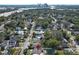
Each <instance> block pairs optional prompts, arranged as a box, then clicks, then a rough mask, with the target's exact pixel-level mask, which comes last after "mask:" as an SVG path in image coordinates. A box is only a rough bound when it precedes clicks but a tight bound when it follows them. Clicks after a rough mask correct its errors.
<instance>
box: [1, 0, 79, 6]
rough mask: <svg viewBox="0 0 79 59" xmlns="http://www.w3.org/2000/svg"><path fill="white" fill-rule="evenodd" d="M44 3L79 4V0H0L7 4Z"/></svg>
mask: <svg viewBox="0 0 79 59" xmlns="http://www.w3.org/2000/svg"><path fill="white" fill-rule="evenodd" d="M40 3H41V4H44V3H47V4H49V5H56V4H59V5H62V4H64V5H79V0H0V4H5V5H6V4H7V5H20V4H21V5H30V4H40Z"/></svg>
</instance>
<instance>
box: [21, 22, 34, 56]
mask: <svg viewBox="0 0 79 59" xmlns="http://www.w3.org/2000/svg"><path fill="white" fill-rule="evenodd" d="M34 27H35V23H34V22H32V27H31V30H30V33H29V36H28V37H27V38H26V39H25V42H24V46H23V47H22V51H21V53H20V55H23V51H24V49H26V48H27V49H28V46H29V45H30V42H29V40H30V39H32V33H33V29H34Z"/></svg>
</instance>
